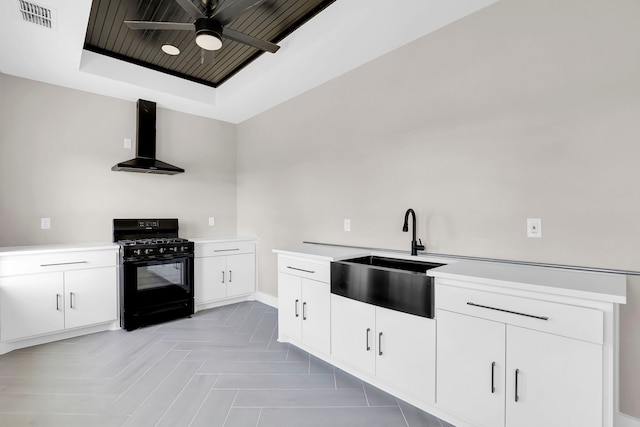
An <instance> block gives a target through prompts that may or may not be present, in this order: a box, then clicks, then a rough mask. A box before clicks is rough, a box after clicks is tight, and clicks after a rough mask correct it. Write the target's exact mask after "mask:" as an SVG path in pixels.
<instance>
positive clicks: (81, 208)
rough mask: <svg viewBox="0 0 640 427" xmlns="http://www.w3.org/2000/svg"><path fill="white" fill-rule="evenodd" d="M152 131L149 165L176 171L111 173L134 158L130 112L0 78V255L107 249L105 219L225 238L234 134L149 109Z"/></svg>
mask: <svg viewBox="0 0 640 427" xmlns="http://www.w3.org/2000/svg"><path fill="white" fill-rule="evenodd" d="M156 127H157V157H158V158H159V159H160V160H163V161H165V162H167V163H170V164H173V165H176V166H179V167H182V168H184V169H185V170H186V172H185V173H184V174H179V175H173V176H165V175H151V174H140V173H129V172H113V171H111V167H112V166H113V165H114V164H116V163H118V162H122V161H125V160H129V159H131V158H133V157H135V144H136V140H135V139H136V105H135V103H133V102H127V101H122V100H119V99H115V98H108V97H105V96H100V95H94V94H89V93H86V92H80V91H76V90H72V89H66V88H62V87H59V86H52V85H48V84H44V83H38V82H34V81H31V80H26V79H21V78H17V77H12V76H8V75H3V74H0V246H13V245H30V244H47V243H75V242H108V241H111V240H112V224H113V222H112V220H113V218H139V217H154V218H155V217H177V218H178V219H179V223H180V234H181V235H182V236H199V237H205V236H211V235H230V234H235V233H236V144H235V140H236V126H235V125H232V124H229V123H224V122H220V121H216V120H211V119H206V118H202V117H196V116H192V115H188V114H183V113H177V112H174V111H170V110H166V109H163V108H162V106H160V105H159V106H158V109H157V125H156ZM125 137H128V138H131V139H132V140H133V149H131V150H125V149H124V148H123V141H124V138H125ZM209 216H215V219H216V225H215V227H209V226H208V217H209ZM41 217H49V218H51V229H50V230H41V229H40V218H41Z"/></svg>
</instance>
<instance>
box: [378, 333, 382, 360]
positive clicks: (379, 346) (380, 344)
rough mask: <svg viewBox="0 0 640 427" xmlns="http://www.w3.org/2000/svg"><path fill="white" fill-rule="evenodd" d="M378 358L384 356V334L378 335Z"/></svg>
mask: <svg viewBox="0 0 640 427" xmlns="http://www.w3.org/2000/svg"><path fill="white" fill-rule="evenodd" d="M378 356H382V332H380V333H378Z"/></svg>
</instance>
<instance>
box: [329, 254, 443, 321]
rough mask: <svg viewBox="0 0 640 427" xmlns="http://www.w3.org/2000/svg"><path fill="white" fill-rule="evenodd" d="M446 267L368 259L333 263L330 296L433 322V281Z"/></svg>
mask: <svg viewBox="0 0 640 427" xmlns="http://www.w3.org/2000/svg"><path fill="white" fill-rule="evenodd" d="M441 265H443V264H435V263H431V262H421V261H413V260H403V259H394V258H385V257H377V256H367V257H361V258H353V259H346V260H343V261H334V262H332V263H331V293H333V294H336V295H340V296H343V297H346V298H351V299H355V300H358V301H362V302H366V303H369V304H373V305H377V306H380V307H386V308H389V309H392V310H397V311H402V312H405V313H410V314H415V315H418V316H422V317H429V318H433V278H432V277H429V276H427V275H426V272H427V270H429V269H432V268H435V267H440V266H441Z"/></svg>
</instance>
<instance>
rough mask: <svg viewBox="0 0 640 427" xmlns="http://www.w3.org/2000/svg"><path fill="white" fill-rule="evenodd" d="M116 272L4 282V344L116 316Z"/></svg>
mask: <svg viewBox="0 0 640 427" xmlns="http://www.w3.org/2000/svg"><path fill="white" fill-rule="evenodd" d="M117 307H118V301H117V269H116V267H115V266H114V267H102V268H95V269H86V270H71V271H64V272H62V271H60V272H55V273H42V274H27V275H21V276H9V277H2V278H0V340H1V341H12V340H19V339H24V338H29V337H33V336H39V335H45V334H50V333H54V332H60V331H63V330H66V329H74V328H79V327H83V326H89V325H94V324H99V323H105V322H110V321H113V320H116V318H117Z"/></svg>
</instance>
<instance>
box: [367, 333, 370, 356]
mask: <svg viewBox="0 0 640 427" xmlns="http://www.w3.org/2000/svg"><path fill="white" fill-rule="evenodd" d="M369 332H371V328H367V351H369V350H371V347H370V346H369Z"/></svg>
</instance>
